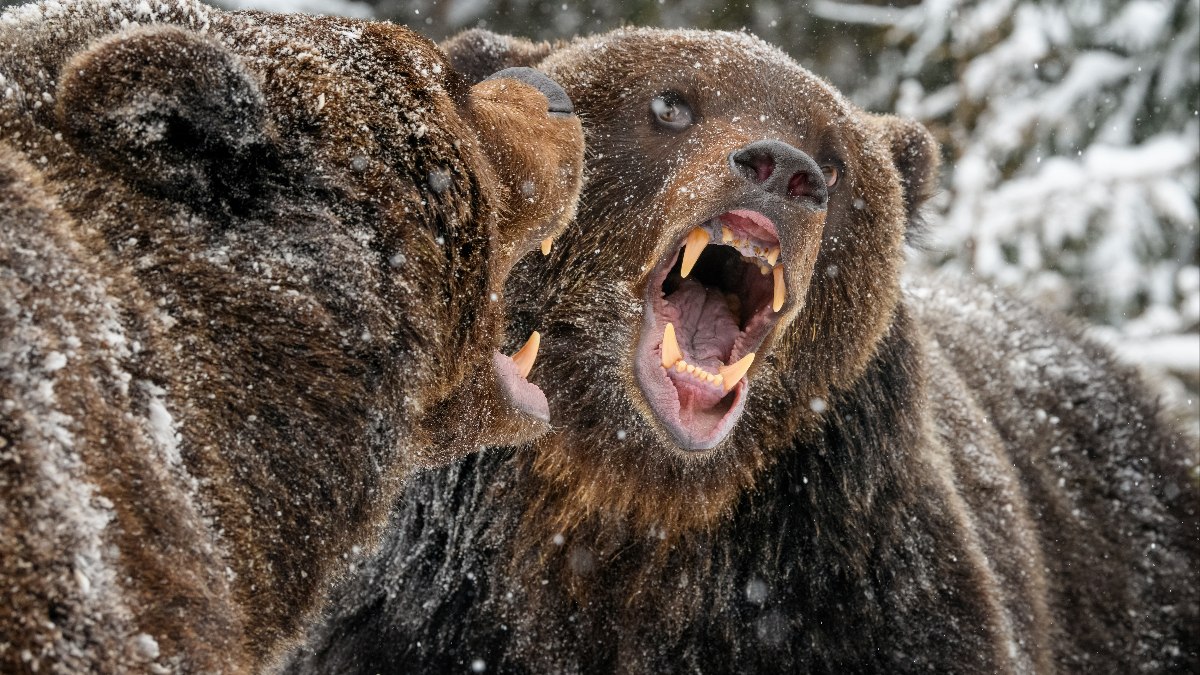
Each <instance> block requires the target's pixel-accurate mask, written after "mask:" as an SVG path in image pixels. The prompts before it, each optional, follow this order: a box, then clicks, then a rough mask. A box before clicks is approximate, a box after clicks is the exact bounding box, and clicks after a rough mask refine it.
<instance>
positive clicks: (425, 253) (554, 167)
mask: <svg viewBox="0 0 1200 675" xmlns="http://www.w3.org/2000/svg"><path fill="white" fill-rule="evenodd" d="M542 80H544V81H545V82H549V80H547V79H545V78H542ZM542 80H539V82H541V81H542ZM549 86H553V83H550V85H549ZM539 89H540V87H539V86H538V85H534V86H530V85H529V84H526V83H524V82H523V81H520V80H518V79H512V78H501V79H492V80H488V81H487V82H483V83H480V84H477V85H475V86H471V85H470V83H469V82H466V81H464V80H463V79H462V78H461V76H460V75H458V74H457V73H455V72H454V71H453V70H452V69H451V67H450V65H449V63H448V62H447V61H446V59H445V57H444V55H443V54H442V53H441V52H440V51H438V50H437V49H436V48H435V47H434V45H432V44H431V43H429V42H428V41H426V40H425V39H423V38H421V37H419V36H417V35H415V34H413V33H411V32H409V31H407V30H405V29H403V28H400V27H397V26H392V25H389V24H376V23H367V22H361V21H351V20H343V19H335V18H314V17H304V16H273V15H267V14H259V13H237V14H226V13H222V12H219V11H216V10H213V9H211V8H208V7H206V6H204V5H201V4H198V3H193V2H188V1H186V0H184V1H181V2H174V1H172V2H171V3H170V4H169V5H167V4H159V3H139V2H136V1H133V0H130V1H126V0H84V1H82V2H76V3H65V4H60V3H57V2H47V3H43V4H37V5H28V6H25V7H21V8H16V9H12V10H10V11H9V12H8V13H6V14H4V15H3V17H2V18H0V308H2V310H0V410H2V414H0V504H2V505H3V507H2V508H0V550H3V552H4V553H3V556H0V585H2V586H3V588H4V589H5V590H4V593H5V601H4V602H3V603H0V671H3V672H32V671H38V672H133V671H151V672H248V671H256V670H258V669H259V668H260V667H261V666H262V665H263V664H266V663H269V662H270V660H271V659H272V658H273V655H274V654H276V653H277V652H278V651H279V650H280V649H281V648H282V647H283V646H284V645H285V644H286V643H287V641H288V640H289V639H291V638H292V636H294V635H295V634H296V633H297V631H298V629H299V628H300V627H302V626H303V625H304V622H305V621H306V617H307V616H308V615H309V614H310V613H311V611H312V609H313V608H314V607H316V606H317V603H318V602H319V600H320V598H321V597H322V596H323V595H324V592H325V589H326V587H327V586H328V584H329V583H330V581H331V579H332V578H334V577H335V576H336V575H337V574H338V573H339V572H341V571H342V570H343V569H344V567H345V564H346V563H345V562H344V560H345V558H346V557H347V556H348V555H350V554H351V553H352V552H353V553H356V552H358V551H360V550H362V549H364V548H367V549H369V548H370V547H371V546H372V545H373V542H374V539H375V537H376V536H377V534H378V531H379V526H380V525H381V524H382V522H381V521H382V520H383V519H384V516H385V514H386V511H387V507H388V505H389V504H390V503H391V502H392V500H393V497H394V495H396V494H397V491H398V489H399V487H400V485H401V483H402V481H403V480H404V478H405V477H406V475H407V474H408V472H409V471H410V470H411V469H412V468H413V467H415V466H428V465H431V464H434V463H437V462H442V461H446V460H449V459H452V458H454V457H457V456H460V455H461V454H463V453H465V452H469V451H471V450H473V449H475V448H476V447H478V445H479V444H480V443H482V442H517V441H522V440H526V439H529V438H531V437H534V436H536V435H537V434H539V433H541V432H543V431H545V430H546V428H547V425H546V423H545V421H544V420H542V419H540V418H539V417H538V416H537V415H536V414H535V413H536V411H532V412H531V411H530V410H529V409H528V407H527V406H524V405H517V403H518V401H516V400H514V399H510V398H509V397H508V395H507V393H506V392H507V391H508V390H506V389H504V388H503V387H502V386H501V385H500V379H499V377H498V375H497V374H496V373H495V371H494V370H493V356H492V353H493V350H494V349H495V348H496V347H499V346H500V345H501V342H502V341H503V340H504V336H503V313H502V309H503V304H504V303H503V302H502V301H501V298H500V297H499V294H500V293H502V292H503V284H504V281H505V278H506V277H507V275H508V272H509V270H510V269H511V268H512V265H513V263H514V262H515V261H516V259H517V258H518V257H520V256H521V255H523V254H524V253H526V252H528V251H530V250H532V249H534V248H535V247H536V246H537V244H538V242H539V241H540V240H541V239H543V238H545V237H547V236H552V235H554V234H557V233H558V232H560V231H561V230H562V229H563V227H564V226H565V224H566V223H567V222H568V221H569V220H570V218H571V217H572V216H573V213H574V203H575V199H576V196H577V194H578V188H579V184H580V167H581V164H582V153H583V147H582V134H581V132H580V127H579V121H578V120H577V119H576V118H575V117H574V116H572V115H570V114H562V113H555V112H550V111H549V110H550V108H549V105H550V103H549V101H548V98H547V96H546V95H544V94H543V93H541V91H539ZM454 409H470V410H472V411H474V413H473V414H474V415H475V416H476V417H477V418H480V419H482V420H484V421H483V422H480V421H479V419H472V420H470V423H462V424H459V423H457V420H455V419H454V418H447V417H446V416H445V414H444V412H445V411H446V410H454ZM483 430H486V431H487V432H488V433H487V434H484V433H482V431H483ZM435 443H436V447H435Z"/></svg>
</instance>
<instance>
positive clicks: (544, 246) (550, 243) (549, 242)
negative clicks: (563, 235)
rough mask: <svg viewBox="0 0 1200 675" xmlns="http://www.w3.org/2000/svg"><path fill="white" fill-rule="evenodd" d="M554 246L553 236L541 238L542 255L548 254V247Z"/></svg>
mask: <svg viewBox="0 0 1200 675" xmlns="http://www.w3.org/2000/svg"><path fill="white" fill-rule="evenodd" d="M551 246H554V237H546V238H545V239H543V240H542V255H550V247H551Z"/></svg>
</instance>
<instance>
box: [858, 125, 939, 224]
mask: <svg viewBox="0 0 1200 675" xmlns="http://www.w3.org/2000/svg"><path fill="white" fill-rule="evenodd" d="M874 122H875V124H876V126H877V127H878V128H879V129H880V131H881V132H882V134H883V140H884V142H885V143H887V145H888V148H889V150H890V151H891V155H892V162H893V163H894V164H895V165H896V171H897V172H899V174H900V181H901V184H902V186H903V187H904V206H905V210H906V212H907V214H908V235H907V236H908V239H909V241H910V242H911V241H912V239H913V237H914V236H915V235H916V234H917V233H918V231H919V229H920V226H921V224H922V221H921V213H920V210H921V206H922V205H924V204H925V202H926V201H928V199H929V198H930V197H932V196H933V194H934V193H935V192H936V191H937V187H938V170H939V168H940V167H941V164H942V156H941V151H940V149H939V148H938V144H937V141H935V140H934V139H933V135H932V134H930V133H929V130H928V129H926V128H925V127H924V125H922V124H921V123H920V122H917V121H915V120H909V119H904V118H901V117H893V116H891V115H881V116H876V117H875V118H874Z"/></svg>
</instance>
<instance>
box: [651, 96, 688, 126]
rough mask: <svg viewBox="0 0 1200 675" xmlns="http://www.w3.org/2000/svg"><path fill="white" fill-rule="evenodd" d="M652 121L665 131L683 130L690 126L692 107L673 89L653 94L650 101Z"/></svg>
mask: <svg viewBox="0 0 1200 675" xmlns="http://www.w3.org/2000/svg"><path fill="white" fill-rule="evenodd" d="M650 112H651V113H653V114H654V121H655V122H656V123H657V124H658V126H660V127H662V128H664V129H666V130H667V131H683V130H684V129H686V128H688V127H690V126H692V108H691V106H689V105H688V104H687V102H685V101H684V100H683V97H682V96H680V95H679V94H676V93H675V92H673V91H668V92H665V93H662V94H659V95H658V96H655V97H654V98H653V99H651V101H650Z"/></svg>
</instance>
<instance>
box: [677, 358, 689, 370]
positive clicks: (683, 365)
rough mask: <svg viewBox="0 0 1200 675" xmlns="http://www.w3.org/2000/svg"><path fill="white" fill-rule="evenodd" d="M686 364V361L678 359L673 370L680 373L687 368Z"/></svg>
mask: <svg viewBox="0 0 1200 675" xmlns="http://www.w3.org/2000/svg"><path fill="white" fill-rule="evenodd" d="M687 365H688V364H687V361H684V360H682V359H680V360H679V361H677V362H676V363H675V372H677V373H682V372H683V371H685V370H687Z"/></svg>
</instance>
